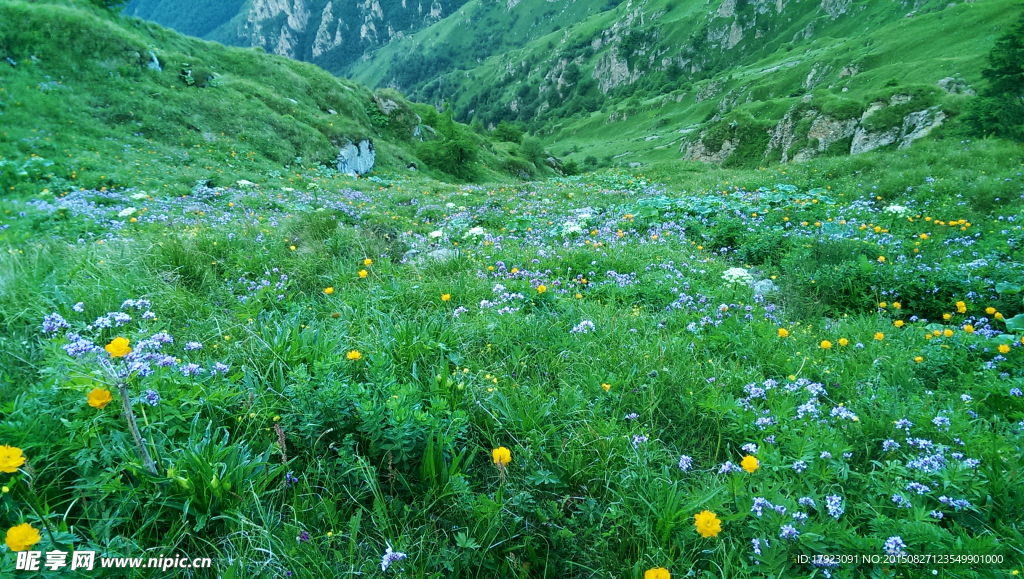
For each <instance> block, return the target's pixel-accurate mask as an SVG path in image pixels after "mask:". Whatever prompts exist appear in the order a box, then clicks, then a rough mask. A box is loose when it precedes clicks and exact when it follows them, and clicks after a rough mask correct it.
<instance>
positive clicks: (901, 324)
mask: <svg viewBox="0 0 1024 579" xmlns="http://www.w3.org/2000/svg"><path fill="white" fill-rule="evenodd" d="M892 325H894V326H896V327H897V328H902V327H903V320H896V321H895V322H893V323H892Z"/></svg>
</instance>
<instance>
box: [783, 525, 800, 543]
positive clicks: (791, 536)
mask: <svg viewBox="0 0 1024 579" xmlns="http://www.w3.org/2000/svg"><path fill="white" fill-rule="evenodd" d="M799 536H800V531H798V530H796V527H794V526H793V525H783V526H782V529H780V530H779V538H780V539H787V540H790V541H795V540H796V538H797V537H799Z"/></svg>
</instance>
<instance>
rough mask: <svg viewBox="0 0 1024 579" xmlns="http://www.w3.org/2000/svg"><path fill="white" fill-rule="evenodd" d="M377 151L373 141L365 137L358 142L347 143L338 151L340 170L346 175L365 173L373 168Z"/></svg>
mask: <svg viewBox="0 0 1024 579" xmlns="http://www.w3.org/2000/svg"><path fill="white" fill-rule="evenodd" d="M376 160H377V151H376V150H375V149H374V147H373V143H371V142H370V141H368V140H366V139H363V140H362V141H359V143H358V144H355V143H352V142H351V141H350V142H348V143H345V145H344V146H343V147H341V149H340V150H339V151H338V171H340V172H342V173H344V174H346V175H365V174H366V173H369V172H370V171H372V170H373V163H374V161H376Z"/></svg>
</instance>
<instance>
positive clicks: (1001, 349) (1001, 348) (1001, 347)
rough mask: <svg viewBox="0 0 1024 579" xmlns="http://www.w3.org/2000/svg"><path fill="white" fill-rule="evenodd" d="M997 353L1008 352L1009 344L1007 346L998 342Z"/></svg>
mask: <svg viewBox="0 0 1024 579" xmlns="http://www.w3.org/2000/svg"><path fill="white" fill-rule="evenodd" d="M999 353H1000V354H1009V353H1010V346H1007V345H1006V344H999Z"/></svg>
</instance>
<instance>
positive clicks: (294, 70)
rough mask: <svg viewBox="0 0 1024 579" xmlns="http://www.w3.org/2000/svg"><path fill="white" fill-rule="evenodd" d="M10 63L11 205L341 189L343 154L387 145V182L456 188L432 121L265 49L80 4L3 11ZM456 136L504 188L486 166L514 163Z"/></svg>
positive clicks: (1, 144) (1, 28)
mask: <svg viewBox="0 0 1024 579" xmlns="http://www.w3.org/2000/svg"><path fill="white" fill-rule="evenodd" d="M0 58H4V59H7V60H4V61H3V69H2V70H0V77H2V79H3V84H2V86H0V119H2V120H3V123H2V127H3V129H2V132H0V157H2V159H0V161H2V162H3V163H5V165H4V171H3V174H2V175H0V179H2V180H3V183H4V187H5V189H6V191H8V192H10V191H12V190H17V189H18V188H19V187H22V188H24V190H26V191H35V190H38V189H39V188H41V187H48V188H49V189H50V190H51V191H52V192H57V193H60V192H66V191H69V190H71V189H75V188H79V187H85V188H98V187H107V188H114V187H121V186H128V185H131V186H139V187H144V188H146V189H152V190H160V189H165V190H167V191H168V192H173V193H176V194H182V193H187V192H188V191H189V190H191V188H192V187H193V186H194V185H195V184H196V182H197V181H199V180H208V181H211V182H212V183H214V184H218V185H222V184H227V183H234V182H235V181H238V180H240V179H246V180H250V181H254V182H260V183H263V182H267V181H271V180H272V181H274V182H284V181H287V182H294V181H295V180H296V179H299V180H301V179H302V178H301V177H298V175H296V174H295V173H305V172H307V169H310V170H313V171H314V172H319V173H318V174H322V175H323V176H325V177H332V176H333V175H332V173H331V171H330V169H331V167H333V165H334V161H335V159H336V157H337V155H338V149H339V146H341V145H343V144H344V143H345V142H346V141H353V142H357V141H359V140H361V139H370V140H372V141H373V142H374V144H375V146H376V151H377V167H379V168H380V169H381V170H390V171H399V172H406V167H407V166H409V165H410V164H416V165H417V166H419V167H420V169H421V170H426V171H427V172H428V173H431V174H436V175H438V176H441V175H443V174H442V173H440V172H432V169H431V168H430V166H429V164H428V163H424V162H423V160H422V159H421V158H420V155H421V154H424V151H426V150H427V149H429V145H424V144H422V143H421V142H420V139H419V138H414V133H415V131H416V128H417V125H418V124H419V122H420V120H422V118H423V117H424V116H430V115H434V116H435V117H436V116H437V115H436V112H434V111H433V107H430V106H424V105H416V104H412V103H409V102H407V101H406V100H405V99H404V98H402V97H401V95H399V94H398V93H396V92H394V91H387V92H385V93H379V94H377V95H375V94H374V93H372V92H371V91H370V90H368V89H367V88H365V87H364V86H362V85H359V84H357V83H353V82H350V81H346V80H342V79H337V78H335V77H333V76H331V75H330V74H328V73H326V72H324V71H323V70H321V69H319V68H317V67H315V66H313V65H310V64H305V63H301V62H296V61H294V60H290V59H287V58H283V57H279V56H272V55H267V54H265V53H263V52H262V51H260V50H257V49H239V48H228V47H225V46H223V45H220V44H217V43H212V42H205V41H201V40H197V39H194V38H189V37H186V36H183V35H181V34H179V33H176V32H173V31H171V30H168V29H165V28H161V27H160V26H157V25H155V24H151V23H148V22H145V21H143V20H139V19H132V18H120V19H117V18H112V17H111V16H110V15H109V14H107V13H105V12H98V11H93V10H90V9H88V8H82V7H74V6H72V5H69V4H67V3H61V2H53V3H44V2H34V3H29V2H4V3H3V4H0ZM154 59H155V61H156V64H157V65H159V70H157V69H156V65H154ZM375 98H376V99H377V100H375ZM384 100H389V101H390V102H391V103H392V104H393V105H394V106H393V107H392V108H393V110H391V111H390V112H389V113H388V114H384V113H383V112H382V110H381V107H380V105H379V104H378V101H380V102H383V101H384ZM452 130H453V131H456V130H457V132H459V134H463V133H465V135H466V138H469V139H472V146H473V148H474V150H477V151H478V152H479V161H478V162H477V163H474V167H476V168H477V169H479V173H477V172H476V169H474V172H473V176H475V177H479V178H485V177H486V176H488V175H490V176H492V177H491V178H494V177H496V175H497V174H496V173H493V172H492V171H491V170H489V169H487V168H484V167H483V166H482V165H487V166H489V167H492V168H493V169H494V170H497V171H499V172H501V173H504V171H505V167H506V164H507V163H506V161H507V160H508V159H507V157H504V156H502V157H501V158H499V157H496V156H495V154H494V153H492V152H491V147H490V145H489V143H487V142H486V140H484V139H483V138H480V137H477V136H474V135H472V133H470V132H469V131H466V130H465V128H464V127H463V128H458V126H456V125H452ZM424 131H425V130H424ZM499 154H500V153H499ZM520 164H521V163H516V164H515V165H516V166H517V167H518V166H519V165H520ZM530 170H531V171H534V170H535V169H533V168H532V166H531V169H530ZM463 177H465V175H463Z"/></svg>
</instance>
